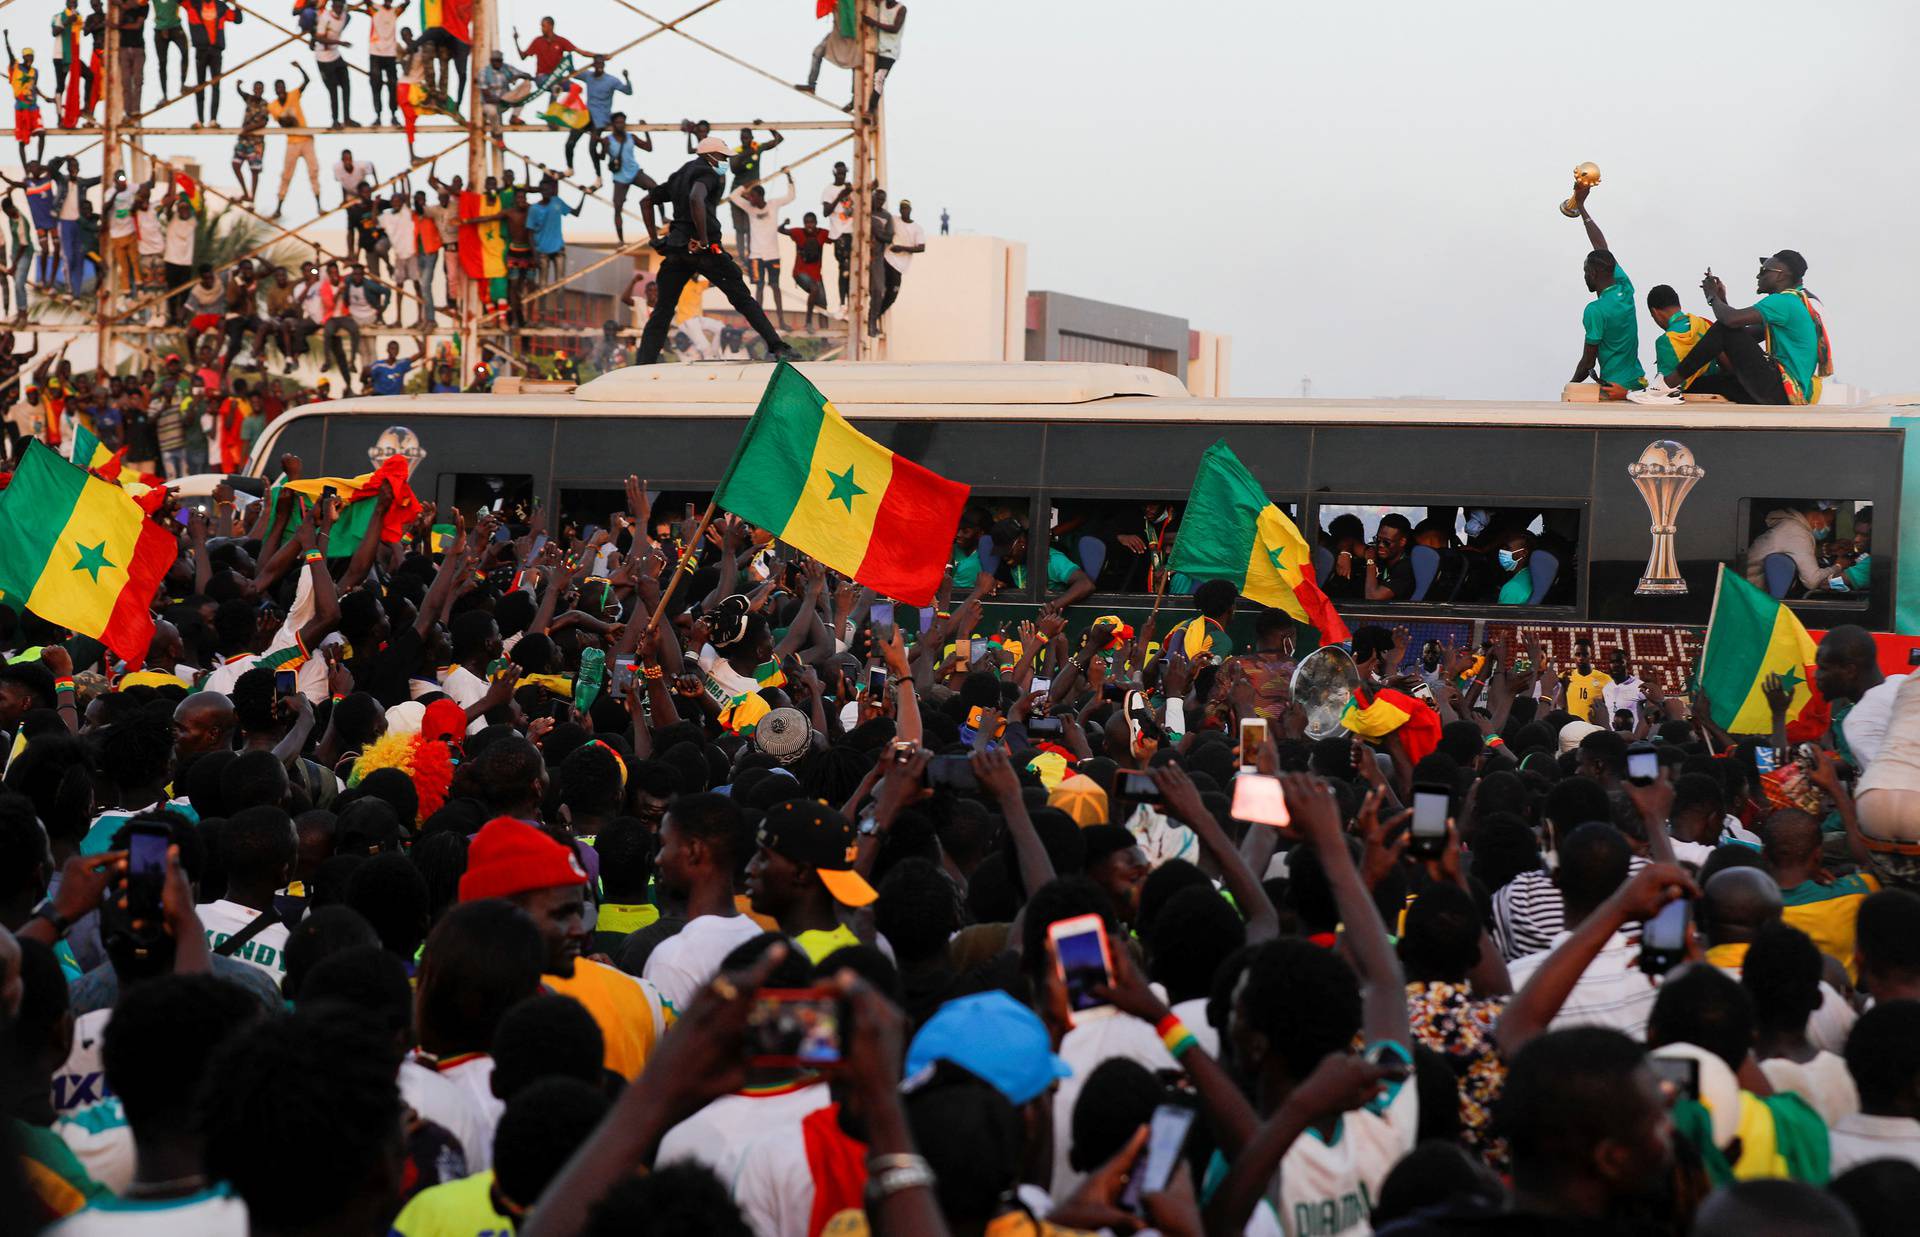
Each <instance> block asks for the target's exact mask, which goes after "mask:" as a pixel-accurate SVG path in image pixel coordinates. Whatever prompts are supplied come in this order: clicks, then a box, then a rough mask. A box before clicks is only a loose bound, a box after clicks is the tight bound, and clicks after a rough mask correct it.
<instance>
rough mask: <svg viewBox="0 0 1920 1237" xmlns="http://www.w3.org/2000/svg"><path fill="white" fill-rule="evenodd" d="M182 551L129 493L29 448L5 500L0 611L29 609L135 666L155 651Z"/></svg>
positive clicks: (53, 454) (38, 447)
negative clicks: (159, 598)
mask: <svg viewBox="0 0 1920 1237" xmlns="http://www.w3.org/2000/svg"><path fill="white" fill-rule="evenodd" d="M179 551H180V547H179V543H178V542H177V541H175V539H174V538H173V537H172V536H171V535H170V534H169V533H168V532H167V530H166V529H164V528H161V527H160V526H159V525H158V524H156V523H154V522H153V521H152V520H149V519H148V518H147V516H146V513H145V512H144V511H142V510H140V508H139V506H137V505H136V504H135V503H134V501H133V499H132V498H131V497H129V496H128V495H127V492H126V491H125V490H122V489H121V488H120V487H119V486H117V485H114V484H113V483H111V482H108V481H102V480H101V479H100V478H98V477H96V476H94V475H92V474H91V473H89V472H88V471H87V470H86V469H84V468H76V467H74V466H73V465H72V464H69V463H67V461H65V460H63V459H61V458H60V453H59V452H57V451H55V450H54V449H53V448H52V447H49V446H47V445H46V444H44V443H41V442H31V443H29V444H28V445H27V454H26V456H25V458H24V459H22V460H21V461H20V467H19V468H18V469H16V470H15V471H14V474H13V483H12V484H11V485H9V486H8V487H7V488H6V490H5V491H4V492H0V603H4V604H6V605H10V606H12V607H14V608H15V609H21V608H24V609H27V610H31V611H32V612H33V613H35V614H37V615H39V616H40V617H41V618H43V619H45V620H47V621H48V622H49V623H58V624H59V625H60V626H62V627H70V628H72V629H73V630H74V631H76V632H79V633H80V634H81V635H83V636H92V637H94V638H95V639H97V640H99V641H100V642H101V643H102V644H104V645H106V646H107V647H108V648H110V649H112V650H113V651H114V652H115V653H117V654H118V655H119V656H121V657H123V658H125V659H127V660H128V661H130V662H138V661H139V660H140V659H142V658H143V657H145V656H146V654H147V646H148V645H149V644H151V643H152V642H153V614H152V612H151V611H150V609H149V603H151V602H152V601H153V595H154V592H155V590H156V589H158V588H159V586H160V579H161V577H162V576H164V575H166V573H167V569H168V568H169V567H171V566H173V560H174V559H175V557H177V556H178V554H179Z"/></svg>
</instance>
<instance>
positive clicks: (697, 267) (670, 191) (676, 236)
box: [639, 137, 800, 365]
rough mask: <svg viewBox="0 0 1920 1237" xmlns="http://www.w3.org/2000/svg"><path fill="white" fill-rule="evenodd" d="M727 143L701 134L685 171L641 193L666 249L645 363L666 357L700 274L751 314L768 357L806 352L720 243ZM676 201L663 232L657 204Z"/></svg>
mask: <svg viewBox="0 0 1920 1237" xmlns="http://www.w3.org/2000/svg"><path fill="white" fill-rule="evenodd" d="M728 153H729V152H728V149H727V144H726V142H725V141H723V140H721V139H720V138H717V137H706V138H702V139H700V144H699V145H698V146H696V147H694V156H693V158H692V159H691V160H689V161H688V162H687V163H686V164H684V165H683V166H682V167H681V168H680V170H679V171H677V172H675V173H674V174H673V175H672V176H669V177H668V178H667V180H666V182H665V183H664V184H661V185H657V186H655V187H654V188H653V189H650V190H649V191H648V192H647V195H646V196H645V197H644V198H641V199H640V217H641V219H642V220H643V221H644V222H645V223H646V225H647V235H648V236H650V237H652V238H653V247H654V249H655V250H656V251H658V252H659V253H660V254H661V255H662V259H661V262H660V279H659V282H658V283H656V284H655V285H654V289H655V292H656V299H655V303H654V307H653V312H652V313H651V314H649V315H647V325H646V329H645V330H643V331H642V332H641V334H640V357H639V363H640V364H641V365H652V364H654V363H656V362H657V361H659V359H660V349H661V347H662V346H663V345H665V343H666V341H667V328H668V327H669V326H671V325H672V324H673V311H674V307H675V305H677V304H678V302H679V300H680V293H681V291H682V289H684V288H685V287H686V286H687V282H688V281H689V280H691V279H693V278H695V277H697V276H698V277H704V278H705V279H706V280H707V282H708V283H711V284H712V285H713V286H714V287H716V288H718V289H720V291H722V292H724V293H725V294H726V297H727V300H728V301H729V302H730V303H731V304H732V305H733V307H734V309H735V310H737V311H739V313H740V315H741V316H742V317H744V318H745V319H746V320H747V323H748V325H750V326H751V327H753V329H754V330H756V331H758V332H759V333H760V338H761V339H763V340H765V341H766V344H767V354H768V357H769V358H770V359H772V360H776V361H797V360H799V359H800V354H799V353H797V352H795V351H794V350H793V348H792V347H791V346H790V345H788V344H787V343H786V342H785V341H784V340H782V339H781V338H780V333H779V332H778V331H776V330H775V329H774V326H773V323H772V322H769V321H768V320H767V315H766V311H765V310H763V309H761V308H760V306H759V305H757V304H755V303H754V299H753V293H752V291H751V290H749V289H748V287H747V281H746V279H745V278H743V277H742V276H741V274H740V267H739V265H738V264H737V263H736V262H734V260H733V259H732V258H730V257H728V256H727V252H726V250H724V249H722V248H721V247H720V213H719V208H720V197H721V193H720V186H721V183H722V182H721V178H720V173H719V171H718V168H719V166H720V165H721V164H722V163H725V162H726V160H727V156H728ZM668 203H671V204H672V206H673V223H672V224H671V225H670V226H669V227H668V229H667V232H666V235H665V236H662V235H661V233H660V230H659V228H658V226H657V225H656V224H655V222H654V209H655V208H656V207H658V206H661V205H665V204H668Z"/></svg>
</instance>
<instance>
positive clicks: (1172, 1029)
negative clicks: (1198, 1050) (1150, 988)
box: [1153, 1013, 1200, 1061]
mask: <svg viewBox="0 0 1920 1237" xmlns="http://www.w3.org/2000/svg"><path fill="white" fill-rule="evenodd" d="M1153 1029H1154V1030H1155V1031H1156V1032H1158V1033H1159V1035H1160V1042H1161V1043H1163V1044H1165V1045H1166V1046H1167V1051H1168V1052H1169V1053H1170V1054H1172V1056H1173V1059H1174V1060H1176V1061H1178V1060H1179V1059H1180V1058H1181V1057H1183V1056H1185V1055H1186V1053H1187V1050H1188V1049H1190V1048H1193V1047H1195V1046H1196V1045H1198V1044H1199V1042H1200V1041H1199V1040H1197V1039H1195V1038H1194V1036H1193V1032H1192V1031H1189V1030H1187V1024H1186V1023H1184V1022H1182V1021H1180V1016H1179V1015H1178V1014H1172V1013H1170V1014H1168V1015H1167V1016H1166V1017H1164V1018H1162V1019H1161V1020H1160V1021H1159V1022H1157V1023H1155V1024H1154V1028H1153Z"/></svg>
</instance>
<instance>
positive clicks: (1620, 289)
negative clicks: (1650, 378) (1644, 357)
mask: <svg viewBox="0 0 1920 1237" xmlns="http://www.w3.org/2000/svg"><path fill="white" fill-rule="evenodd" d="M1580 320H1581V322H1582V323H1583V324H1585V326H1586V328H1587V342H1588V343H1590V344H1592V345H1594V346H1595V347H1596V348H1597V349H1599V352H1600V361H1599V369H1600V380H1601V381H1602V382H1611V383H1615V384H1617V385H1619V386H1623V387H1626V388H1627V389H1628V390H1630V391H1631V390H1637V389H1638V388H1640V387H1644V386H1646V385H1647V373H1646V371H1645V370H1644V369H1642V368H1640V320H1639V318H1638V317H1637V316H1636V315H1635V313H1634V307H1633V281H1632V280H1631V279H1628V278H1627V273H1626V271H1624V270H1622V269H1620V268H1619V267H1618V266H1616V267H1614V268H1613V283H1612V284H1611V285H1610V286H1609V287H1608V288H1607V289H1606V290H1605V291H1603V292H1600V293H1598V294H1596V295H1595V296H1594V298H1593V300H1591V301H1589V302H1588V303H1587V308H1586V312H1584V313H1583V314H1581V316H1580Z"/></svg>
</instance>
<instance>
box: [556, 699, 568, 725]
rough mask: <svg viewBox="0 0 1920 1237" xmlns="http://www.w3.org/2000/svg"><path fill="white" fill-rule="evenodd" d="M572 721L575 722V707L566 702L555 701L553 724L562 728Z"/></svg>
mask: <svg viewBox="0 0 1920 1237" xmlns="http://www.w3.org/2000/svg"><path fill="white" fill-rule="evenodd" d="M572 720H573V706H572V705H571V704H569V703H567V702H566V701H565V700H556V701H554V702H553V724H554V725H556V726H560V725H564V724H566V723H567V722H570V721H572Z"/></svg>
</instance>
